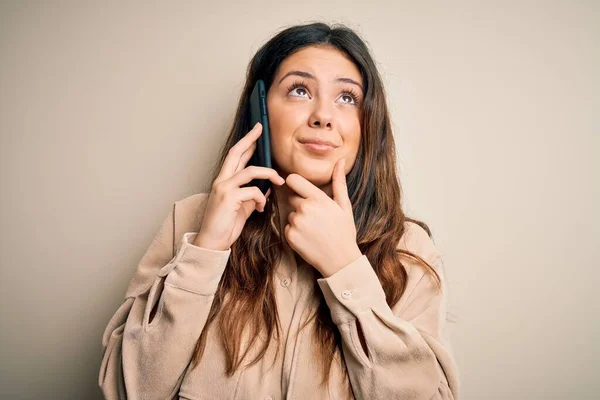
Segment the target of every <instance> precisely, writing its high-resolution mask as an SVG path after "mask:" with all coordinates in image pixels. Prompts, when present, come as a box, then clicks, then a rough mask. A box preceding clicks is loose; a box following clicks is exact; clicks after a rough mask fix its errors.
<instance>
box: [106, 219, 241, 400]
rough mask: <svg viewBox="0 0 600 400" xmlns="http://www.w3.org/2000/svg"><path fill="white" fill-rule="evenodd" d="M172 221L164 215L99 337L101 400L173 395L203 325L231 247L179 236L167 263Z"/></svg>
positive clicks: (164, 397)
mask: <svg viewBox="0 0 600 400" xmlns="http://www.w3.org/2000/svg"><path fill="white" fill-rule="evenodd" d="M172 219H173V213H170V214H169V216H168V217H167V219H166V220H165V221H164V223H163V225H162V227H161V230H160V231H159V233H158V234H157V235H156V237H155V238H154V240H153V242H152V243H151V245H150V247H149V248H148V249H147V251H146V253H145V254H144V256H143V257H142V259H141V261H140V263H139V265H138V268H137V270H136V274H135V276H134V278H133V279H132V281H131V283H130V286H129V289H128V290H127V294H126V296H125V300H124V302H123V303H122V304H121V306H120V307H119V309H118V310H117V311H116V313H115V314H114V316H113V317H112V319H111V320H110V322H109V323H108V326H107V327H106V330H105V332H104V336H103V339H102V346H103V348H104V352H103V356H102V364H101V367H100V374H99V385H100V387H101V388H102V391H103V393H104V396H105V398H107V399H171V398H173V397H175V396H176V395H177V392H178V390H179V386H180V385H181V381H182V379H183V377H184V374H185V371H186V369H187V366H188V364H189V362H190V360H191V358H192V354H193V351H194V348H195V345H196V342H197V340H198V337H199V336H200V334H201V333H202V329H203V328H204V325H205V323H206V320H207V317H208V313H209V310H210V307H211V305H212V301H213V298H214V294H215V292H216V289H217V286H218V284H219V281H220V279H221V276H222V274H223V271H224V269H225V266H226V264H227V261H228V259H229V255H230V253H231V249H227V250H224V251H217V250H210V249H204V248H201V247H197V246H194V245H193V244H192V243H193V241H194V239H195V237H196V235H197V233H196V232H187V233H184V234H183V239H182V242H181V246H180V247H179V249H178V251H177V253H176V255H175V256H174V257H172V258H171V256H172V254H173V247H172V246H171V244H172V240H169V239H168V238H169V237H170V236H171V235H170V234H169V231H170V226H171V225H172ZM169 259H170V261H168V260H169ZM152 271H154V272H153V275H152ZM144 282H148V284H147V285H144ZM150 282H151V284H150ZM151 315H153V317H151Z"/></svg>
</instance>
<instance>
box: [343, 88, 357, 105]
mask: <svg viewBox="0 0 600 400" xmlns="http://www.w3.org/2000/svg"><path fill="white" fill-rule="evenodd" d="M340 99H347V100H348V101H342V103H344V104H350V105H358V103H359V97H358V95H357V94H356V93H355V92H354V91H352V90H348V91H346V92H344V93H342V95H341V96H340Z"/></svg>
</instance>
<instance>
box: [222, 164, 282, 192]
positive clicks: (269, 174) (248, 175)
mask: <svg viewBox="0 0 600 400" xmlns="http://www.w3.org/2000/svg"><path fill="white" fill-rule="evenodd" d="M252 179H268V180H270V181H271V182H273V183H274V184H276V185H279V186H281V185H283V184H284V183H285V179H283V178H282V177H281V176H279V174H278V173H277V171H275V170H274V169H273V168H267V167H258V166H255V165H253V166H250V167H247V168H244V169H243V170H241V171H239V172H237V173H236V174H235V175H233V176H232V177H231V178H230V179H229V180H228V181H227V185H235V186H236V187H240V186H242V185H244V184H246V183H249V182H250V181H251V180H252Z"/></svg>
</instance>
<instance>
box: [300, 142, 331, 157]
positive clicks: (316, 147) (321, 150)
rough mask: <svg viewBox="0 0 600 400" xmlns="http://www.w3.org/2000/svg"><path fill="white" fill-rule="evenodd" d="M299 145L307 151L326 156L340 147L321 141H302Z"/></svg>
mask: <svg viewBox="0 0 600 400" xmlns="http://www.w3.org/2000/svg"><path fill="white" fill-rule="evenodd" d="M299 143H300V144H301V145H302V146H303V147H304V148H305V149H306V150H309V151H311V152H313V153H317V154H326V153H329V152H330V151H332V150H334V149H335V148H336V147H338V146H336V145H334V144H333V143H331V142H328V141H325V140H319V139H304V140H303V139H300V140H299Z"/></svg>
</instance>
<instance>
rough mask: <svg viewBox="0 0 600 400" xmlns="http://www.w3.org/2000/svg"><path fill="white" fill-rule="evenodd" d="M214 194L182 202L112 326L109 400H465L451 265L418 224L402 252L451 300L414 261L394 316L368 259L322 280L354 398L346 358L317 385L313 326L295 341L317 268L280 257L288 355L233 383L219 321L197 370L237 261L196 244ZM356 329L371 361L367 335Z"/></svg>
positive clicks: (107, 335)
mask: <svg viewBox="0 0 600 400" xmlns="http://www.w3.org/2000/svg"><path fill="white" fill-rule="evenodd" d="M207 198H208V195H207V194H205V193H202V194H196V195H193V196H190V197H187V198H185V199H182V200H180V201H177V202H175V204H174V205H173V209H172V211H171V212H170V213H169V215H168V216H167V218H166V219H165V221H164V223H163V225H162V227H161V229H160V230H159V232H158V234H157V235H156V237H155V238H154V240H153V241H152V243H151V244H150V246H149V247H148V250H147V251H146V253H145V254H144V256H143V257H142V259H141V261H140V263H139V265H138V266H137V270H136V271H135V274H134V276H133V278H132V280H131V282H130V284H129V287H128V289H127V293H126V295H125V300H124V302H123V303H122V305H121V306H120V307H119V309H118V310H117V311H116V313H115V314H114V316H113V317H112V319H111V320H110V322H109V323H108V326H107V327H106V330H105V332H104V336H103V339H102V345H103V347H104V354H103V358H102V365H101V369H100V374H99V385H100V386H101V388H102V390H103V392H104V395H105V397H106V398H107V399H171V398H179V399H336V400H337V399H347V398H357V399H369V400H376V399H386V400H387V399H407V400H408V399H423V400H430V399H458V390H459V379H458V378H459V377H458V370H457V367H456V365H455V361H454V358H453V355H452V349H451V345H450V342H449V336H448V332H447V325H446V283H445V282H446V281H445V277H444V269H443V264H442V260H441V257H440V253H439V251H438V250H437V249H436V247H435V245H434V244H433V242H432V241H431V240H430V238H429V236H428V235H427V233H426V232H425V231H424V230H423V229H422V228H421V227H419V226H418V225H416V224H413V223H409V222H407V226H406V228H407V229H406V232H405V234H404V236H403V238H402V239H401V241H400V243H399V245H398V247H400V248H404V249H408V250H410V251H412V252H415V253H417V254H419V255H420V256H421V257H423V258H424V259H425V260H426V261H428V262H429V263H430V264H432V265H433V266H434V267H435V268H436V271H437V272H438V273H439V274H440V276H441V278H442V284H443V286H442V287H443V290H442V293H441V294H438V293H436V290H435V286H434V283H433V280H432V279H431V278H430V276H429V275H426V274H425V271H424V269H423V268H422V267H421V266H420V265H419V264H417V263H414V262H410V261H409V260H408V259H407V258H406V261H405V265H406V267H407V269H408V284H407V287H406V291H405V292H404V294H403V296H402V297H401V299H400V300H399V301H398V302H397V304H395V305H394V306H393V307H392V308H390V307H389V306H388V305H387V303H386V301H385V295H384V292H383V290H382V288H381V284H380V283H379V280H378V278H377V275H376V274H375V272H374V271H373V269H372V267H371V264H370V262H369V260H368V259H367V258H366V256H364V255H363V256H362V257H360V258H359V259H357V260H355V261H353V262H352V263H350V264H348V265H347V266H346V267H344V268H343V269H342V270H340V271H338V272H337V273H335V274H334V275H332V276H330V277H329V278H325V279H320V280H319V281H318V285H319V288H320V289H321V290H322V291H323V294H324V297H325V299H326V302H327V305H328V306H329V309H330V310H331V315H332V319H333V321H334V322H335V324H336V325H337V327H338V329H339V331H340V333H341V335H342V339H343V357H344V358H345V362H346V366H347V369H348V374H349V378H350V384H351V388H352V392H353V393H347V392H345V387H347V385H345V384H344V382H343V380H342V376H343V374H342V371H341V368H340V367H339V366H338V365H339V363H336V362H334V363H333V367H332V370H331V378H330V381H329V382H330V384H329V387H328V388H325V387H321V386H317V383H318V382H320V378H321V377H320V375H318V373H317V371H318V368H316V366H315V363H314V361H313V360H312V357H311V354H312V351H313V349H312V345H313V341H312V340H311V333H312V326H311V325H309V326H308V327H307V328H308V329H307V328H305V329H303V330H301V331H300V333H299V334H298V335H296V333H297V332H298V328H299V327H300V325H301V323H302V322H303V321H304V320H305V319H306V317H307V316H308V311H309V310H308V307H307V306H308V305H309V304H310V302H311V300H314V298H315V297H314V296H315V294H314V291H313V290H314V282H313V281H312V280H311V279H312V277H311V274H310V268H312V267H311V266H310V265H308V264H304V265H296V261H295V259H294V257H290V256H285V257H282V261H281V263H280V265H279V266H278V269H277V274H276V276H277V277H276V281H277V282H276V290H277V293H276V296H277V302H278V312H279V318H280V321H281V326H282V328H283V336H282V338H283V340H282V347H281V350H280V352H279V356H278V357H277V358H276V359H273V355H274V354H275V353H274V350H275V346H276V344H275V343H276V342H275V341H272V342H271V343H272V346H271V348H270V349H269V352H268V353H267V355H266V356H265V357H264V359H262V360H261V361H260V362H259V363H257V364H255V365H254V366H252V367H250V368H246V369H243V370H238V371H237V372H236V373H235V375H234V376H233V377H227V376H226V375H225V373H224V371H225V355H224V351H223V348H222V346H221V342H220V339H219V332H218V324H211V325H210V326H209V328H208V332H207V334H208V337H207V339H208V340H207V346H206V349H205V352H204V355H203V357H202V359H201V361H200V364H199V365H198V367H197V368H195V369H193V370H192V369H188V365H189V362H190V359H191V355H192V352H193V349H194V347H195V344H196V341H197V339H198V337H199V336H200V333H201V332H202V330H203V328H204V324H205V322H206V318H207V316H208V311H209V309H210V307H211V303H212V300H213V295H214V293H215V291H216V289H217V285H218V283H219V280H220V279H221V275H222V274H223V271H224V269H225V266H226V264H227V261H228V258H229V256H230V253H231V249H229V250H225V251H215V250H210V249H204V248H201V247H197V246H194V245H193V244H191V243H193V241H194V238H195V236H196V232H197V231H198V230H199V228H200V223H201V218H202V215H203V211H204V206H205V200H206V199H207ZM156 304H158V306H157V307H158V308H157V312H156V315H155V316H154V318H153V319H152V322H151V323H148V321H149V314H150V310H151V309H152V308H153V307H154V305H156ZM357 321H359V322H360V326H361V327H362V330H363V335H364V338H365V341H366V344H367V349H368V351H367V353H368V354H367V353H365V351H364V350H363V348H362V345H361V343H360V341H359V339H358V334H357ZM251 355H253V354H251ZM273 361H274V363H273Z"/></svg>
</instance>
